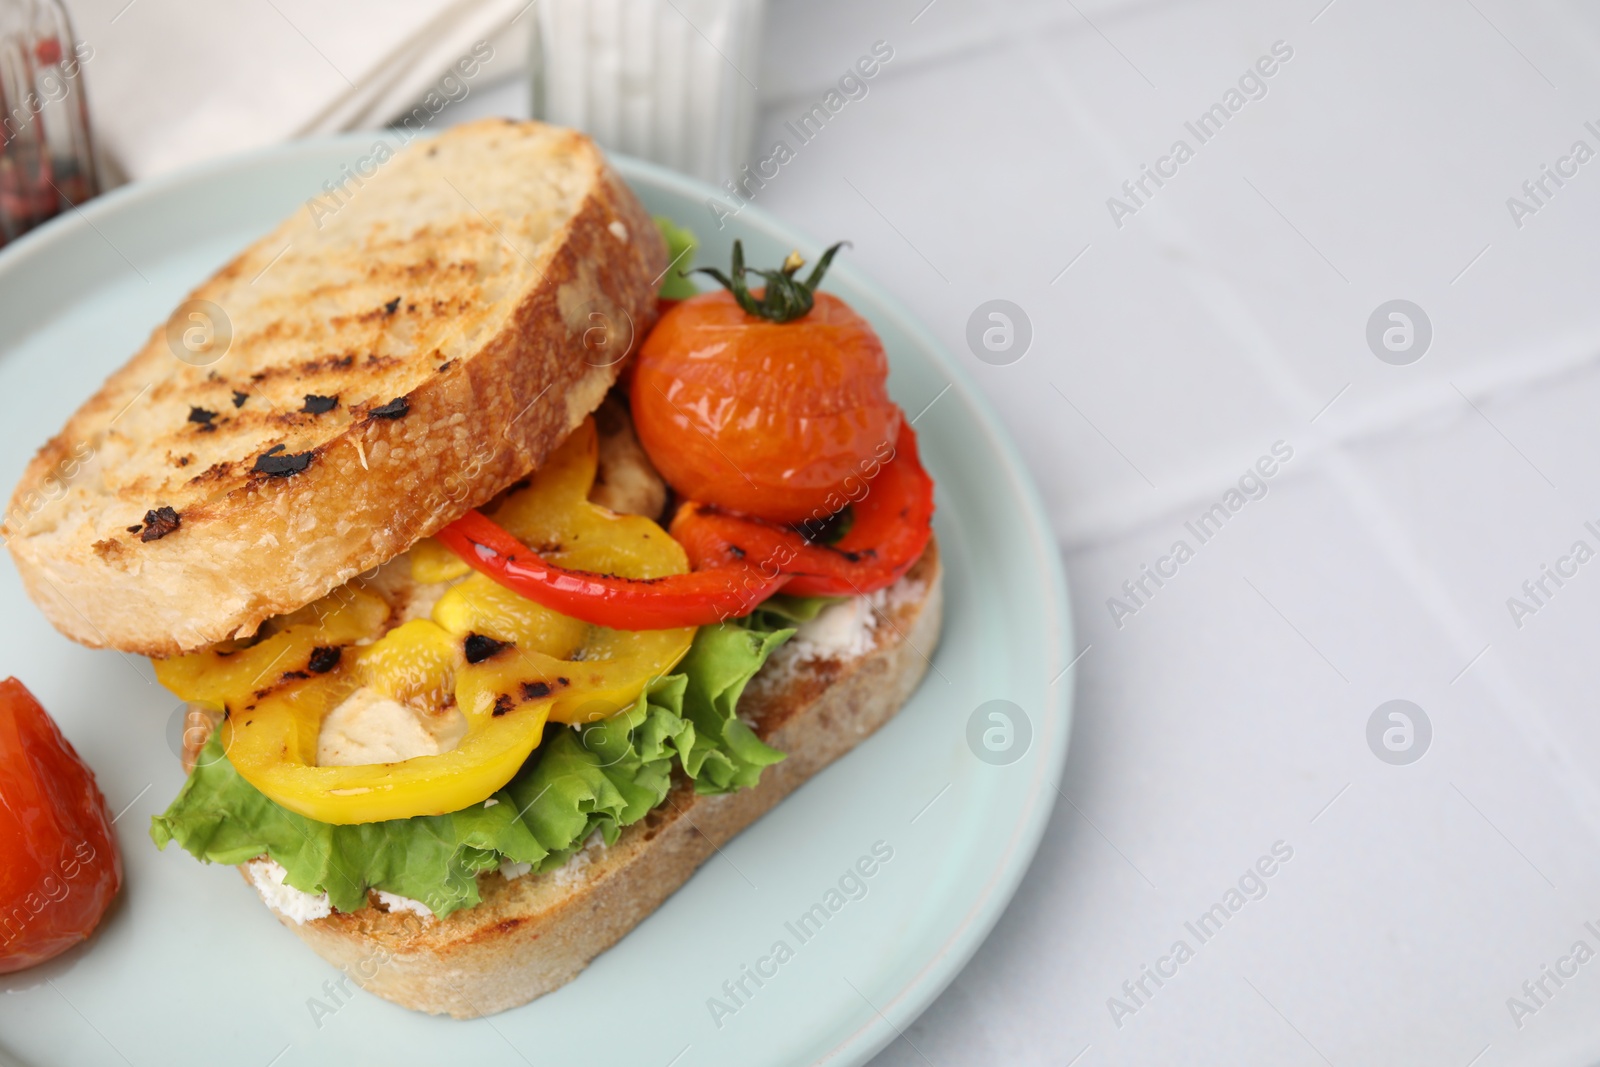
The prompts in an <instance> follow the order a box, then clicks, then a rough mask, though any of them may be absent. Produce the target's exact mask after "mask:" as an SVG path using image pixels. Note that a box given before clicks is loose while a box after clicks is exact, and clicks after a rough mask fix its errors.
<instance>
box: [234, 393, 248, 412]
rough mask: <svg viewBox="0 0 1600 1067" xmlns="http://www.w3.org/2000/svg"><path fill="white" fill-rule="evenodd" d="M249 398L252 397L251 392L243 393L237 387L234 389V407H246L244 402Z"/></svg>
mask: <svg viewBox="0 0 1600 1067" xmlns="http://www.w3.org/2000/svg"><path fill="white" fill-rule="evenodd" d="M249 399H250V394H249V393H241V392H239V391H238V390H237V389H235V390H234V391H233V406H234V407H236V408H242V407H244V402H245V401H246V400H249Z"/></svg>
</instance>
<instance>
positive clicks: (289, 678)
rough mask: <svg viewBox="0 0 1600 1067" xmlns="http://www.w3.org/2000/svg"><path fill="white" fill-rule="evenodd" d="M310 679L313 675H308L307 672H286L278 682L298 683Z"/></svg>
mask: <svg viewBox="0 0 1600 1067" xmlns="http://www.w3.org/2000/svg"><path fill="white" fill-rule="evenodd" d="M309 677H311V675H309V674H307V673H306V672H305V671H284V672H283V676H282V677H281V678H279V679H278V680H279V681H281V682H296V681H299V680H300V679H302V678H309Z"/></svg>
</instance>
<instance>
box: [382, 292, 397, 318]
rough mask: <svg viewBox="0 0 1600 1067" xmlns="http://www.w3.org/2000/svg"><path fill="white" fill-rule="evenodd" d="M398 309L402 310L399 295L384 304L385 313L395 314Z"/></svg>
mask: <svg viewBox="0 0 1600 1067" xmlns="http://www.w3.org/2000/svg"><path fill="white" fill-rule="evenodd" d="M398 310H400V298H399V297H398V296H397V297H395V298H394V299H393V300H391V301H389V302H388V303H387V304H385V305H383V313H384V314H385V315H393V314H394V313H395V312H396V311H398Z"/></svg>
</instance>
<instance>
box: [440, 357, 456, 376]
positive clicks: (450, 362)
mask: <svg viewBox="0 0 1600 1067" xmlns="http://www.w3.org/2000/svg"><path fill="white" fill-rule="evenodd" d="M455 365H456V361H455V360H453V359H447V360H445V361H444V362H443V363H441V364H439V373H440V374H443V373H444V372H445V371H447V370H449V369H450V368H451V367H454V366H455Z"/></svg>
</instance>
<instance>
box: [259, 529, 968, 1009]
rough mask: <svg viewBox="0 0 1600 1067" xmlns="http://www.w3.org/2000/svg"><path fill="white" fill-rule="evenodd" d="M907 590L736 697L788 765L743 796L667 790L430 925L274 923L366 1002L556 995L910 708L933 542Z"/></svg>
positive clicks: (928, 616)
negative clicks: (766, 818) (630, 820)
mask: <svg viewBox="0 0 1600 1067" xmlns="http://www.w3.org/2000/svg"><path fill="white" fill-rule="evenodd" d="M906 581H907V582H908V583H918V584H912V585H910V586H909V588H910V589H913V590H917V593H916V595H911V596H907V597H904V598H902V599H901V600H900V601H899V602H898V603H892V604H890V605H889V606H888V607H887V608H886V609H885V611H884V619H883V620H880V622H879V624H878V626H877V627H876V629H875V633H876V634H877V635H878V640H877V644H876V647H875V648H873V650H872V651H870V652H868V653H867V654H865V655H862V656H858V657H855V658H851V659H845V660H839V659H822V660H809V661H806V662H797V661H796V658H795V657H794V656H793V654H792V652H793V650H792V649H791V650H785V649H780V650H779V652H778V653H777V654H775V656H774V658H773V660H772V661H770V662H769V663H768V665H767V666H766V667H764V668H763V670H762V672H761V673H760V674H758V675H757V677H756V679H755V680H754V681H753V682H752V684H751V685H750V687H749V688H748V689H747V690H746V693H745V696H744V698H743V700H742V701H741V702H740V705H739V711H740V715H741V717H744V718H746V719H747V720H748V721H750V722H752V723H753V725H754V726H755V728H756V732H757V733H758V734H759V735H760V736H761V737H762V739H763V740H765V741H767V742H768V743H769V744H772V745H774V746H776V747H777V748H778V749H780V750H781V751H783V752H784V753H786V754H787V757H788V758H786V759H785V760H783V761H782V762H781V763H778V764H776V765H774V766H772V767H768V768H767V769H766V770H765V771H764V772H763V773H762V776H761V782H760V784H759V785H757V786H756V787H754V788H751V789H745V790H740V791H739V792H736V793H732V794H727V795H722V796H699V795H696V794H695V792H694V790H693V786H692V783H689V782H687V781H684V780H680V781H678V782H677V783H676V784H675V786H674V788H673V790H672V792H671V793H670V794H668V797H667V800H666V802H665V803H664V804H662V805H661V806H660V807H658V808H657V809H656V810H655V811H653V812H651V813H650V814H649V815H648V816H646V817H645V818H644V819H642V820H641V821H639V822H637V823H635V824H633V825H632V826H629V827H627V828H625V829H624V830H623V831H622V833H621V836H620V837H619V838H618V840H617V843H616V844H615V845H613V846H611V847H610V848H606V849H603V850H599V851H598V854H597V855H595V856H594V857H593V859H592V860H591V861H590V862H589V863H588V864H587V865H586V866H583V867H582V868H581V869H580V870H578V871H576V872H575V873H573V874H570V875H569V874H568V872H567V871H566V870H565V869H563V871H560V872H554V873H552V874H547V875H535V876H529V877H524V878H518V879H515V880H512V881H507V880H506V879H504V878H502V877H501V876H500V875H499V874H498V873H490V874H486V875H483V876H481V877H480V889H481V891H482V894H483V900H482V902H481V903H480V904H478V905H476V906H475V907H472V908H466V909H463V910H461V911H457V912H454V913H452V914H451V915H449V916H447V917H446V918H444V919H442V920H440V919H435V918H432V917H431V916H430V917H426V918H424V917H419V916H418V915H416V914H414V913H411V912H408V911H389V910H385V908H383V907H382V906H378V905H374V906H372V907H367V908H363V909H361V910H360V911H357V912H353V913H349V914H346V913H342V912H335V913H333V914H332V915H330V916H328V917H327V918H324V919H317V920H314V921H311V922H307V923H304V924H298V923H295V922H293V921H292V920H290V919H287V918H284V917H283V916H282V915H279V916H278V917H279V921H281V922H282V923H283V924H284V925H285V926H287V927H288V928H289V929H291V930H293V931H294V932H295V933H296V934H297V935H299V937H300V939H301V940H302V941H304V942H306V944H308V945H310V946H311V947H312V948H313V949H315V950H316V952H317V953H318V954H319V955H321V956H322V957H323V958H324V959H326V960H327V961H328V962H329V963H331V964H333V965H334V966H335V967H338V968H340V969H341V970H343V971H344V972H345V973H346V974H348V975H349V976H350V977H351V979H352V980H354V981H356V982H358V983H359V984H360V985H362V987H363V988H365V989H366V990H367V991H368V992H371V993H376V994H377V995H378V996H381V997H383V998H385V999H387V1000H391V1001H394V1002H395V1003H397V1004H400V1005H403V1006H405V1007H407V1008H411V1009H414V1010H417V1011H425V1012H430V1013H433V1014H439V1015H451V1016H454V1017H455V1018H458V1019H471V1018H477V1017H480V1016H484V1015H492V1014H495V1013H496V1012H501V1011H505V1010H507V1009H509V1008H514V1007H517V1006H518V1005H521V1004H526V1003H527V1002H528V1001H530V1000H533V999H534V998H536V997H539V996H542V995H544V994H545V993H548V992H551V991H552V990H554V989H557V988H559V987H561V986H563V985H565V984H566V983H568V982H570V981H572V980H573V979H574V978H575V977H577V975H578V973H579V972H580V971H582V970H583V968H584V967H585V966H587V965H588V963H589V961H590V960H592V959H594V958H595V957H596V956H598V955H599V954H600V953H601V952H604V951H605V950H606V949H608V948H610V947H611V946H612V945H614V944H615V943H616V942H617V941H619V940H620V939H621V938H622V937H623V936H624V935H625V934H627V933H628V931H630V930H632V929H633V928H634V927H635V926H637V925H638V924H639V923H640V922H642V921H643V920H644V919H645V918H646V917H647V916H649V915H650V913H651V912H653V911H655V910H656V908H658V907H660V906H661V903H662V902H663V901H664V900H666V898H667V897H669V896H671V895H672V893H673V892H675V891H676V890H677V889H678V887H679V886H681V885H682V884H683V883H684V882H686V881H688V879H689V877H690V876H691V875H692V874H693V873H694V872H695V870H696V869H697V868H698V867H699V866H700V864H702V863H704V862H705V861H706V860H707V859H708V858H709V857H710V856H711V855H712V854H713V853H714V852H715V851H716V850H717V849H718V848H720V847H721V846H722V845H724V844H726V843H727V842H728V841H729V840H730V839H731V838H733V837H734V835H736V834H737V833H738V832H739V831H740V830H742V829H744V828H745V827H746V826H748V825H750V823H752V822H754V821H755V820H756V819H758V818H759V817H760V816H761V815H763V814H764V813H765V812H766V811H768V810H769V809H770V808H772V807H773V805H775V804H777V803H778V802H779V801H780V800H782V799H783V798H784V797H786V796H788V795H789V794H790V793H791V792H793V791H794V790H795V789H796V788H798V787H799V786H800V785H801V784H802V783H804V782H805V781H806V780H807V779H809V778H810V777H811V776H812V775H814V774H816V773H817V772H818V771H820V770H821V769H822V768H824V767H826V766H827V765H828V764H829V763H832V762H833V761H834V760H835V759H837V758H839V757H840V756H842V755H843V754H844V753H846V752H848V751H849V750H850V749H852V748H854V747H855V746H856V745H857V744H858V743H860V742H861V741H862V740H863V739H864V738H866V737H867V736H868V735H869V734H871V733H872V732H873V731H875V730H877V729H878V728H879V727H880V726H882V725H883V724H884V723H885V722H887V721H888V720H889V719H890V718H891V717H893V715H894V714H895V712H897V711H898V710H899V709H900V707H901V706H902V705H903V704H904V703H905V702H906V700H907V699H909V698H910V696H911V694H912V692H913V691H915V689H916V687H917V685H918V683H919V682H920V681H921V680H922V677H923V674H924V673H925V671H926V669H927V666H928V662H929V661H928V657H929V656H931V655H932V653H933V650H934V647H935V646H936V645H937V643H938V640H939V631H940V626H941V623H942V619H943V587H942V575H941V568H940V562H939V552H938V545H937V543H936V542H930V543H929V546H928V550H927V552H926V553H925V554H924V556H923V558H922V559H921V560H920V561H919V562H918V563H917V564H916V566H915V567H913V569H912V570H911V572H910V573H909V574H908V575H907V578H906ZM786 651H789V652H790V653H791V654H790V655H789V656H785V652H786ZM240 870H241V872H243V871H244V868H240ZM245 877H246V880H247V881H248V880H249V875H248V873H246V875H245ZM274 914H277V913H276V912H274Z"/></svg>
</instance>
